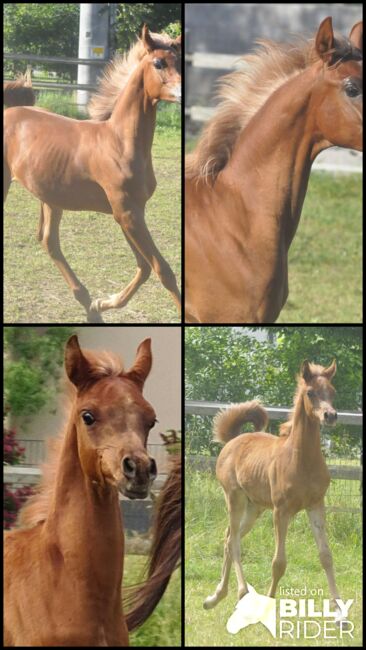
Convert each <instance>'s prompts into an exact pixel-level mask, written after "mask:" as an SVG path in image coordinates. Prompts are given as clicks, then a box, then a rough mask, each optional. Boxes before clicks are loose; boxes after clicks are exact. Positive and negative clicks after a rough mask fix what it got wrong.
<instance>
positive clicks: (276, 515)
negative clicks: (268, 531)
mask: <svg viewBox="0 0 366 650" xmlns="http://www.w3.org/2000/svg"><path fill="white" fill-rule="evenodd" d="M289 520H290V517H289V515H288V513H287V512H285V511H283V510H281V509H280V508H275V509H274V510H273V523H274V529H275V537H276V550H275V554H274V557H273V560H272V583H271V587H270V589H269V592H268V596H270V597H271V598H274V597H275V594H276V588H277V584H278V581H279V580H280V578H282V576H283V574H284V573H285V571H286V549H285V543H286V535H287V529H288V524H289Z"/></svg>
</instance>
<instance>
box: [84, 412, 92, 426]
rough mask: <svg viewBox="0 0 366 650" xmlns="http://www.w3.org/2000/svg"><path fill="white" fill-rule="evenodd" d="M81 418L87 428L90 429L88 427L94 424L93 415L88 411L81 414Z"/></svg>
mask: <svg viewBox="0 0 366 650" xmlns="http://www.w3.org/2000/svg"><path fill="white" fill-rule="evenodd" d="M81 417H82V418H83V421H84V423H85V424H86V425H87V426H88V427H90V425H92V424H94V422H95V417H94V415H93V413H90V411H84V413H82V415H81Z"/></svg>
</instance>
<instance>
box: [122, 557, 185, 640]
mask: <svg viewBox="0 0 366 650" xmlns="http://www.w3.org/2000/svg"><path fill="white" fill-rule="evenodd" d="M145 562H146V558H145V557H143V556H141V555H127V556H126V558H125V569H124V578H123V584H125V585H132V584H135V583H136V582H139V581H140V579H141V575H142V572H143V568H144V565H145ZM180 580H181V576H180V570H177V571H175V573H174V574H173V576H172V578H171V580H170V582H169V585H168V587H167V590H166V592H165V594H164V596H163V598H162V599H161V601H160V603H159V605H158V606H157V608H156V610H155V611H154V612H153V614H152V615H151V616H150V617H149V618H148V620H147V621H146V622H145V623H144V624H143V625H142V626H141V627H140V628H138V629H137V630H136V631H135V632H132V634H131V635H130V644H131V646H138V647H145V648H146V647H151V646H152V647H159V648H162V647H179V646H181V601H180V593H181V587H180Z"/></svg>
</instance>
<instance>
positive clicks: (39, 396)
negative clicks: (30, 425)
mask: <svg viewBox="0 0 366 650" xmlns="http://www.w3.org/2000/svg"><path fill="white" fill-rule="evenodd" d="M73 333H74V328H72V327H45V328H36V327H5V328H4V350H5V378H4V391H5V411H6V412H9V411H10V412H11V413H12V414H13V415H18V416H19V415H21V416H28V415H32V414H33V413H37V412H38V411H39V410H40V409H41V408H42V407H43V406H44V405H45V404H46V403H47V402H49V401H50V400H51V399H52V397H53V396H54V394H55V387H56V382H57V379H58V377H59V373H60V369H61V367H62V363H63V356H64V343H65V341H66V340H67V339H68V338H69V336H71V334H73Z"/></svg>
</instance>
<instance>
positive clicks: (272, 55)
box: [186, 38, 317, 182]
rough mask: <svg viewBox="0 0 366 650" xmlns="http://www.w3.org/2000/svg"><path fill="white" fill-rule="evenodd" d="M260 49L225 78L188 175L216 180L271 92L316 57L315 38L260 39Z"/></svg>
mask: <svg viewBox="0 0 366 650" xmlns="http://www.w3.org/2000/svg"><path fill="white" fill-rule="evenodd" d="M256 43H257V44H258V46H259V47H258V48H257V50H256V51H255V52H254V53H252V54H247V55H246V56H244V57H242V58H241V59H240V60H239V62H238V63H239V66H240V67H239V69H238V70H235V71H234V72H232V73H230V74H228V75H225V76H224V77H222V79H221V80H220V82H219V84H218V88H219V92H218V94H217V98H218V99H220V100H221V103H220V104H219V105H218V106H217V109H216V112H215V115H214V116H213V118H212V119H211V120H210V121H209V123H208V125H207V126H206V127H205V129H204V131H203V134H202V136H201V138H200V141H199V143H198V145H197V147H196V150H195V151H194V152H193V153H192V154H189V155H188V156H187V157H186V177H187V178H188V179H196V180H199V179H203V180H205V181H206V182H209V181H211V182H214V181H215V179H216V177H217V175H218V174H219V172H220V171H221V170H222V169H224V167H225V165H226V164H227V162H228V161H229V159H230V157H231V154H232V151H233V149H234V146H235V143H236V141H237V139H238V136H239V134H240V133H241V132H242V131H243V129H244V128H245V127H246V126H247V125H248V124H249V122H250V120H251V119H252V117H253V116H254V115H255V114H256V113H257V112H258V111H259V109H260V108H261V107H262V106H263V105H264V104H265V102H266V101H267V99H268V98H269V97H270V95H272V93H273V92H274V91H275V90H277V88H279V87H280V86H282V85H283V84H284V83H286V81H288V80H289V79H290V78H292V77H293V76H296V75H297V74H299V73H300V72H301V71H303V70H305V69H306V68H307V67H309V66H310V65H312V64H313V63H314V62H315V61H316V60H317V55H316V51H315V47H314V39H309V40H305V41H304V40H303V39H301V40H300V38H299V39H298V40H296V41H295V42H293V43H275V42H273V41H270V40H262V39H260V40H258V41H256Z"/></svg>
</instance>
